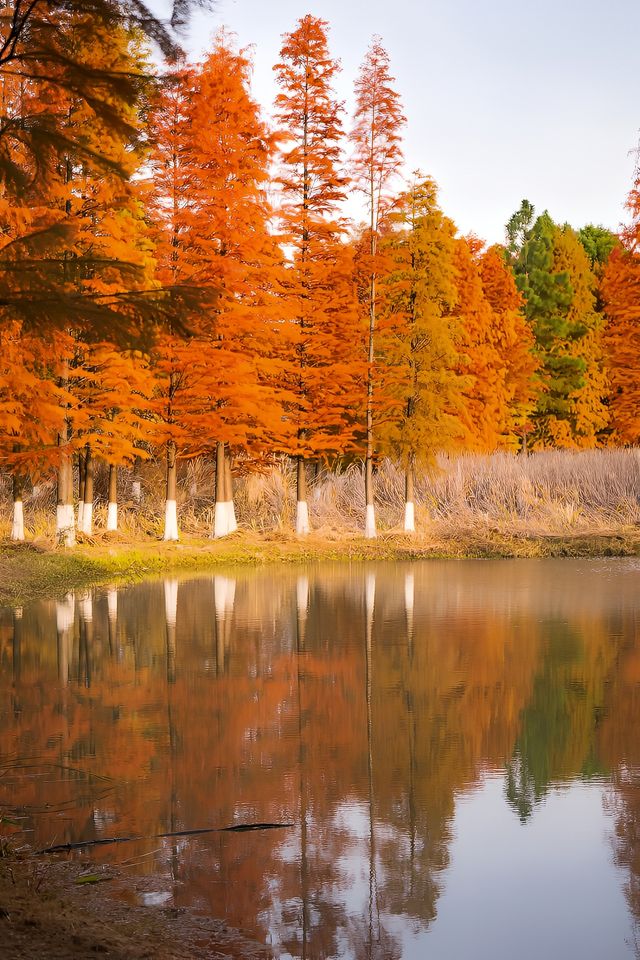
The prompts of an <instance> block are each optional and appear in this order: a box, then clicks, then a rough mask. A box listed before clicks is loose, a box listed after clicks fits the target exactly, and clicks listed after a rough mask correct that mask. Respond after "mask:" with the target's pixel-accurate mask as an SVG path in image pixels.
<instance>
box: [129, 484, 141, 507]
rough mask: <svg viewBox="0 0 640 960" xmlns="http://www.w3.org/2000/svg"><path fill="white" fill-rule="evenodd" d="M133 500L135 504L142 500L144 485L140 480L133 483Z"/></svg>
mask: <svg viewBox="0 0 640 960" xmlns="http://www.w3.org/2000/svg"><path fill="white" fill-rule="evenodd" d="M131 499H132V500H133V502H134V503H140V501H141V500H142V484H141V483H140V481H139V480H132V481H131Z"/></svg>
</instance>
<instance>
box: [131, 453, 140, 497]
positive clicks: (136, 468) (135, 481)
mask: <svg viewBox="0 0 640 960" xmlns="http://www.w3.org/2000/svg"><path fill="white" fill-rule="evenodd" d="M141 462H142V461H141V460H140V457H136V458H135V460H134V461H133V478H132V480H131V499H132V500H133V502H134V503H136V504H139V503H140V502H141V501H142V481H141V480H140V464H141Z"/></svg>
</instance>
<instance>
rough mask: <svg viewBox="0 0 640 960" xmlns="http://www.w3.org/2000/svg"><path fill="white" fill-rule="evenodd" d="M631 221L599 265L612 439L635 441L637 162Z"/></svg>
mask: <svg viewBox="0 0 640 960" xmlns="http://www.w3.org/2000/svg"><path fill="white" fill-rule="evenodd" d="M626 207H627V210H628V211H629V213H630V214H631V221H630V223H629V224H628V225H627V226H626V227H625V228H624V229H623V230H622V231H621V234H620V239H621V241H622V243H621V245H620V246H618V247H616V248H615V249H614V250H613V252H612V253H611V256H610V257H609V261H608V263H607V266H606V267H605V270H604V276H603V279H602V294H603V299H604V305H605V313H606V317H607V326H606V329H605V332H604V349H605V363H606V367H607V372H608V376H609V382H610V394H609V410H610V415H611V427H612V431H613V439H614V440H617V441H618V442H619V443H624V444H637V443H640V367H639V364H638V358H639V357H640V168H639V169H638V170H637V171H636V177H635V182H634V184H633V187H632V189H631V192H630V193H629V197H628V199H627V203H626Z"/></svg>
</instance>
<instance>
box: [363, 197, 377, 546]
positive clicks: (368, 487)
mask: <svg viewBox="0 0 640 960" xmlns="http://www.w3.org/2000/svg"><path fill="white" fill-rule="evenodd" d="M373 210H374V206H373V192H372V196H371V256H372V257H374V256H375V254H376V239H375V228H376V224H375V220H374V216H373ZM375 329H376V278H375V275H372V276H371V281H370V285H369V342H368V345H367V423H366V427H367V452H366V457H365V471H364V501H365V521H364V535H365V537H367V538H368V539H373V538H374V537H375V536H376V511H375V507H374V505H373V361H374V357H375V352H374V334H375Z"/></svg>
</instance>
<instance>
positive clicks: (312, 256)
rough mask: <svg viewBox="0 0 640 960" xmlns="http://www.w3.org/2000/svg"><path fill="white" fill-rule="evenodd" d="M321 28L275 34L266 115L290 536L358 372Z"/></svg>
mask: <svg viewBox="0 0 640 960" xmlns="http://www.w3.org/2000/svg"><path fill="white" fill-rule="evenodd" d="M326 27H327V24H326V22H325V21H324V20H320V19H318V18H315V17H312V16H310V15H308V16H306V17H303V18H302V19H301V20H300V21H299V22H298V24H297V27H296V29H295V30H294V31H293V32H292V33H289V34H285V36H284V42H283V46H282V49H281V51H280V62H279V63H278V64H277V65H276V66H275V68H274V69H275V72H276V78H277V81H278V84H279V86H280V93H279V94H278V96H277V98H276V116H277V119H278V121H279V123H280V124H281V126H282V128H283V129H284V130H285V131H286V132H287V139H286V142H285V144H284V147H283V150H282V154H281V167H280V171H279V175H278V179H277V182H278V184H279V186H280V190H281V195H282V207H281V211H280V216H281V222H282V226H283V237H282V239H283V242H284V244H285V245H286V248H287V249H288V250H289V251H290V262H289V263H288V265H287V270H286V274H285V276H286V279H285V284H286V301H287V302H286V317H287V319H288V320H289V324H290V328H291V329H292V334H291V340H292V348H293V351H292V352H293V356H292V369H291V373H290V376H289V378H288V384H289V388H290V390H291V392H292V394H293V396H294V399H293V402H292V403H290V404H289V405H288V408H287V409H288V416H289V418H290V421H291V424H292V426H293V427H294V430H295V436H293V437H292V438H291V445H290V448H289V450H290V452H291V454H292V455H293V456H294V457H295V458H296V463H297V475H296V532H297V533H298V534H306V533H308V532H309V512H308V505H307V496H306V480H305V461H306V459H308V458H310V457H315V458H318V457H327V456H329V455H331V454H336V453H340V452H343V451H344V450H345V448H346V447H347V446H348V444H349V443H350V441H351V436H352V431H353V428H352V419H353V418H352V409H353V405H354V398H355V387H356V380H357V373H358V367H357V361H356V362H355V363H354V360H353V344H354V339H356V342H357V337H358V333H357V328H356V324H357V315H356V311H355V299H354V291H353V286H352V279H351V277H352V269H351V263H350V255H349V251H348V248H347V247H346V246H345V244H344V243H343V242H342V241H343V236H344V232H345V224H344V222H343V221H342V220H341V218H340V217H339V207H340V203H341V202H342V201H343V200H344V198H345V190H346V186H347V181H346V180H345V178H344V176H343V175H342V174H341V173H340V171H339V164H340V156H341V148H340V141H341V138H342V122H341V113H342V108H341V105H340V104H339V103H338V102H337V100H336V98H335V94H334V92H333V89H332V82H333V79H334V77H335V75H336V73H337V71H338V69H339V65H338V62H337V61H336V60H334V59H332V57H331V55H330V53H329V49H328V42H327V32H326Z"/></svg>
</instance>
